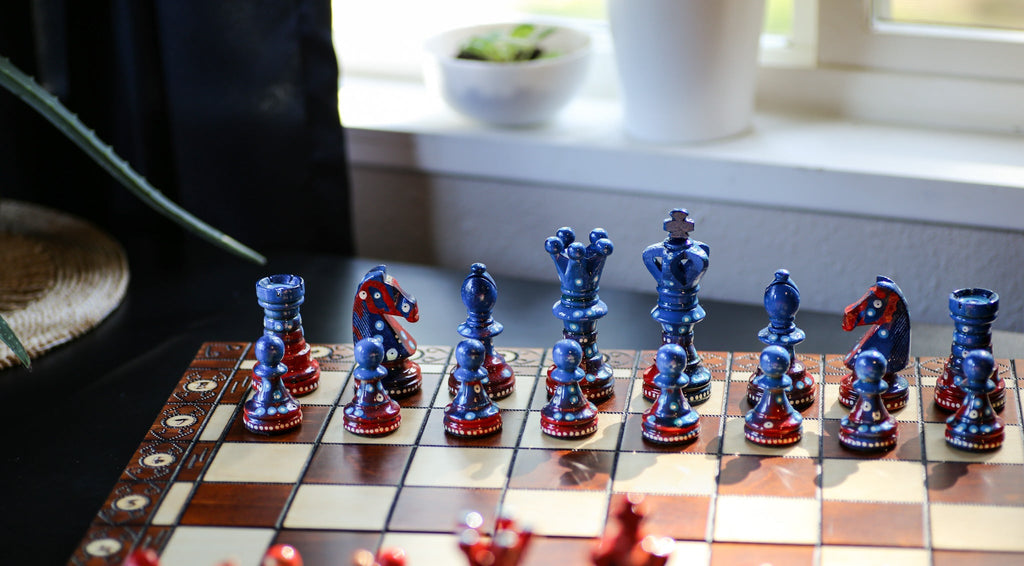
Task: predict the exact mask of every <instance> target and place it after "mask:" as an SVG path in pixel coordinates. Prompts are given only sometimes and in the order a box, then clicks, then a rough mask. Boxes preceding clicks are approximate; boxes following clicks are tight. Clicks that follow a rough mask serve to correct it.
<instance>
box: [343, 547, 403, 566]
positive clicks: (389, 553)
mask: <svg viewBox="0 0 1024 566" xmlns="http://www.w3.org/2000/svg"><path fill="white" fill-rule="evenodd" d="M352 565H353V566H405V551H404V550H402V549H401V548H395V547H386V548H382V549H380V552H378V553H377V555H376V556H374V555H373V553H372V552H370V551H369V550H365V549H361V550H357V551H356V553H355V554H354V555H353V556H352Z"/></svg>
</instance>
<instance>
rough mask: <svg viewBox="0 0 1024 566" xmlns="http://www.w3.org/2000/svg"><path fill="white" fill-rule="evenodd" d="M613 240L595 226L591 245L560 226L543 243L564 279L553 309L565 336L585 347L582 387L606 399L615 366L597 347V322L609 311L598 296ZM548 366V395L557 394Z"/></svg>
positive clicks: (591, 397) (596, 398) (591, 396)
mask: <svg viewBox="0 0 1024 566" xmlns="http://www.w3.org/2000/svg"><path fill="white" fill-rule="evenodd" d="M612 248H613V246H612V241H611V240H609V239H608V232H606V231H605V230H604V229H602V228H594V229H593V230H592V231H591V232H590V245H584V244H583V243H582V242H577V241H576V234H575V232H573V229H572V228H568V227H566V228H560V229H559V230H558V232H557V233H556V235H555V236H552V237H550V238H548V239H547V240H546V241H545V242H544V249H545V250H546V251H547V252H548V253H549V254H550V255H551V259H552V260H554V262H555V270H556V271H557V273H558V278H559V279H560V280H561V285H562V297H561V299H559V300H558V302H556V303H555V304H554V306H553V307H552V308H551V311H552V312H553V313H554V315H555V316H556V317H557V318H558V319H560V320H561V321H562V324H563V326H564V329H563V330H562V337H563V338H566V339H570V340H574V341H576V342H578V343H579V345H580V347H581V348H582V349H583V360H582V362H581V364H580V368H581V369H582V370H583V371H584V373H585V376H584V378H583V380H582V381H581V383H580V388H581V389H582V390H583V394H584V395H585V396H586V398H587V399H589V400H591V401H593V402H599V401H603V400H605V399H607V398H609V397H611V396H612V395H613V393H614V385H615V380H614V379H613V378H612V368H611V367H609V366H607V365H605V364H604V359H603V356H602V355H601V352H600V351H599V350H598V348H597V321H598V320H599V319H600V318H601V317H603V316H604V315H606V314H608V305H606V304H605V303H604V301H602V300H601V299H600V298H599V297H598V296H597V291H598V288H599V286H600V281H601V272H602V271H603V270H604V263H605V260H606V259H607V258H608V256H610V255H611V254H612ZM552 369H554V366H552V368H549V369H548V379H547V390H548V395H551V394H553V393H554V390H555V383H554V381H553V380H552V379H551V370H552Z"/></svg>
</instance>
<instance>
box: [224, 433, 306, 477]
mask: <svg viewBox="0 0 1024 566" xmlns="http://www.w3.org/2000/svg"><path fill="white" fill-rule="evenodd" d="M312 452H313V445H312V444H285V443H267V444H256V443H248V442H225V443H224V444H222V445H221V447H220V449H219V450H217V455H216V456H214V458H213V462H211V463H210V468H209V469H208V470H207V471H206V476H205V478H204V479H205V481H208V482H218V481H223V482H257V483H258V482H265V483H295V482H297V481H299V476H300V475H301V474H302V470H303V468H305V467H306V461H307V460H309V456H310V454H311V453H312Z"/></svg>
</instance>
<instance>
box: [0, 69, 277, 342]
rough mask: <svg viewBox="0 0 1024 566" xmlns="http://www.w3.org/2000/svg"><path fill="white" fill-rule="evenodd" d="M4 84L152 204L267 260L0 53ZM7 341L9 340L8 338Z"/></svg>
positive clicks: (210, 237) (215, 239)
mask: <svg viewBox="0 0 1024 566" xmlns="http://www.w3.org/2000/svg"><path fill="white" fill-rule="evenodd" d="M0 85H2V86H3V87H4V88H6V89H7V90H9V91H11V92H12V93H14V94H15V95H17V96H18V97H19V98H21V99H22V100H23V101H25V103H26V104H28V105H29V106H31V107H32V108H33V109H34V110H35V111H36V112H38V113H39V114H40V115H42V116H43V117H44V118H46V119H47V120H48V121H49V122H50V123H51V124H53V125H54V126H55V127H56V128H57V129H58V130H60V131H61V133H63V134H64V135H65V136H66V137H67V138H68V139H69V140H71V141H72V142H73V143H74V144H75V145H77V146H78V147H79V148H80V149H81V150H82V151H84V152H85V154H86V155H88V156H89V157H90V158H91V159H92V160H93V161H95V162H96V163H97V164H99V166H100V167H102V168H103V169H104V170H105V171H106V172H107V173H109V174H110V175H111V176H112V177H114V178H115V179H117V181H118V182H120V183H121V184H122V185H124V187H125V188H127V189H128V190H129V191H131V192H132V193H133V194H135V196H137V197H138V198H139V199H141V200H142V202H144V203H146V204H147V205H148V206H149V207H150V208H152V209H154V210H156V211H157V212H159V213H160V214H162V215H164V216H166V217H167V218H169V219H171V220H172V221H174V222H176V223H177V224H179V225H181V226H182V227H184V228H185V229H187V230H190V231H191V232H193V233H194V234H196V235H198V236H199V237H201V238H203V239H205V240H207V241H209V242H211V243H213V244H214V245H216V246H218V247H221V248H223V249H225V250H227V251H229V252H231V253H234V254H237V255H239V256H241V257H243V258H245V259H248V260H249V261H252V262H255V263H258V264H260V265H263V264H265V263H266V262H267V259H266V258H265V257H264V256H263V255H261V254H260V253H258V252H256V251H255V250H253V249H251V248H249V247H247V246H245V245H244V244H242V243H240V242H238V241H237V240H235V239H234V238H232V237H231V236H228V235H227V234H225V233H223V232H221V231H220V230H217V229H216V228H214V227H212V226H210V225H209V224H207V223H205V222H203V221H202V220H200V219H198V218H196V217H195V216H193V215H192V214H191V213H190V212H188V211H187V210H185V209H183V208H181V207H180V206H178V205H177V204H176V203H175V202H174V201H172V200H170V199H169V198H167V197H166V196H165V195H164V194H163V193H162V192H160V191H158V190H157V189H156V188H154V187H153V186H152V185H150V183H149V181H147V180H146V178H145V177H143V176H142V175H140V174H138V173H137V172H136V171H135V170H134V169H132V167H131V165H129V164H128V162H127V161H125V160H123V159H121V158H120V157H119V156H118V155H117V154H116V153H114V150H113V148H111V147H110V146H109V145H106V144H104V143H103V141H101V140H100V139H99V137H97V136H96V133H95V132H93V131H92V130H90V129H89V128H87V127H86V126H85V124H83V123H82V121H81V120H79V119H78V117H77V116H75V115H74V114H72V113H71V111H70V110H68V109H67V108H66V107H65V106H64V105H63V104H61V102H60V101H59V100H57V98H56V97H55V96H53V95H52V94H50V93H49V92H47V91H46V90H45V89H44V88H43V87H41V86H39V84H38V83H36V82H35V81H34V80H32V77H29V76H28V75H26V74H25V73H23V72H22V71H21V70H20V69H18V68H17V67H16V66H14V64H13V63H11V62H10V61H9V60H8V59H7V58H5V57H0ZM0 338H2V336H0ZM4 341H5V342H6V340H4Z"/></svg>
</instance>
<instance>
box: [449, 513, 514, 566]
mask: <svg viewBox="0 0 1024 566" xmlns="http://www.w3.org/2000/svg"><path fill="white" fill-rule="evenodd" d="M483 522H484V520H483V517H481V516H480V514H479V513H477V512H476V511H471V512H469V513H466V516H465V517H464V519H463V521H462V524H461V525H459V528H458V532H457V533H456V535H457V537H458V539H459V549H461V550H462V552H463V553H464V554H465V555H466V558H467V559H468V560H469V566H516V565H517V564H519V563H520V561H521V560H522V558H523V554H525V552H526V549H527V548H528V547H529V546H530V540H531V539H532V537H533V533H532V532H531V531H530V529H528V528H522V527H520V526H518V525H517V524H516V522H515V520H513V519H512V518H510V517H508V516H501V517H499V518H498V521H497V524H496V525H495V529H494V536H492V537H488V536H486V535H484V534H483V533H482V532H481V530H480V529H481V527H482V526H483Z"/></svg>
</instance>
